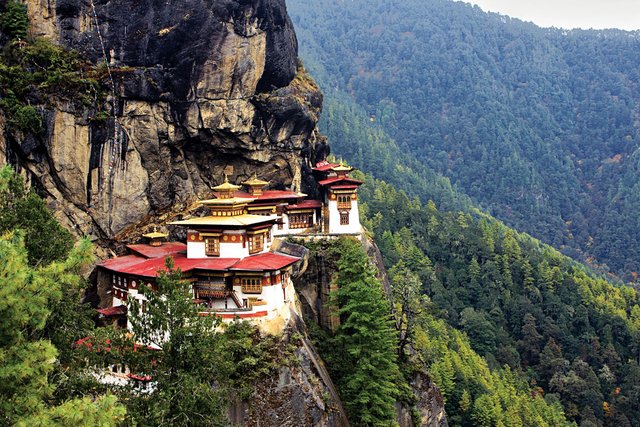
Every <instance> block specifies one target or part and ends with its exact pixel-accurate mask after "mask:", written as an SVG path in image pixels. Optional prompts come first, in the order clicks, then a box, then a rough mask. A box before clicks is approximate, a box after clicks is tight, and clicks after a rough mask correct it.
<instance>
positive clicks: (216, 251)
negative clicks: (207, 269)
mask: <svg viewBox="0 0 640 427" xmlns="http://www.w3.org/2000/svg"><path fill="white" fill-rule="evenodd" d="M204 245H205V253H206V254H207V256H220V239H219V238H217V237H215V238H214V237H209V238H207V239H205V241H204Z"/></svg>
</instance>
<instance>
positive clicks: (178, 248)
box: [127, 242, 187, 258]
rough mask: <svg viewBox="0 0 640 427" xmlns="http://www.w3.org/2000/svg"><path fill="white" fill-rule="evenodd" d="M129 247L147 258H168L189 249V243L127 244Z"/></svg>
mask: <svg viewBox="0 0 640 427" xmlns="http://www.w3.org/2000/svg"><path fill="white" fill-rule="evenodd" d="M127 248H129V250H131V251H132V252H135V253H136V254H139V255H141V256H143V257H145V258H166V257H167V256H169V255H174V254H177V253H179V252H184V251H186V250H187V245H185V244H184V243H181V242H166V243H163V244H162V245H161V246H151V245H127Z"/></svg>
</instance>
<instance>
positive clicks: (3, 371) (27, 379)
mask: <svg viewBox="0 0 640 427" xmlns="http://www.w3.org/2000/svg"><path fill="white" fill-rule="evenodd" d="M83 250H85V251H86V247H82V248H80V249H79V250H78V251H74V252H73V253H71V255H70V256H69V258H68V259H67V260H66V261H65V262H54V263H51V264H49V265H47V266H46V267H40V268H37V269H34V268H32V267H29V266H28V263H27V251H26V249H25V245H24V239H23V237H22V233H16V234H12V233H8V234H5V235H3V236H2V237H0V316H2V322H0V424H3V425H7V424H11V425H13V424H18V425H56V423H57V425H63V424H65V425H70V424H73V425H91V424H93V421H92V420H97V419H98V418H97V417H96V412H97V411H98V408H100V409H99V411H102V412H101V415H100V417H99V419H102V420H103V422H102V424H101V425H105V426H108V425H115V424H117V423H118V422H119V421H121V420H122V419H123V417H124V412H125V411H124V408H122V407H121V406H119V405H117V404H116V403H115V401H114V399H113V398H112V397H107V398H105V399H98V400H97V401H95V402H91V401H89V400H70V401H67V402H65V403H64V404H63V405H62V406H60V407H47V405H46V404H45V402H46V400H47V399H49V398H50V397H51V394H52V392H53V391H54V386H53V384H51V383H50V382H49V379H48V376H49V374H50V373H51V372H52V371H53V369H54V363H55V361H56V356H57V351H56V348H55V347H54V346H53V345H52V344H51V342H49V341H47V340H44V339H38V338H37V337H38V336H39V335H41V333H42V330H43V328H44V327H45V324H46V322H47V319H48V317H49V315H50V313H51V308H50V307H51V306H53V305H55V304H56V303H57V301H58V300H59V298H60V296H61V291H60V286H61V284H73V283H77V282H78V281H79V277H78V276H77V275H76V274H74V270H75V269H76V268H77V267H78V266H79V265H81V264H82V260H83V259H86V253H82V251H83ZM70 414H73V415H70ZM64 420H67V421H68V422H67V423H65V422H64Z"/></svg>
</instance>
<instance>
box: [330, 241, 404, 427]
mask: <svg viewBox="0 0 640 427" xmlns="http://www.w3.org/2000/svg"><path fill="white" fill-rule="evenodd" d="M339 254H340V260H339V261H338V280H337V284H338V290H337V291H336V293H335V295H334V301H335V304H336V306H337V307H338V313H339V315H340V326H338V328H337V330H336V333H335V336H334V337H333V338H332V339H331V345H332V346H333V347H334V351H335V353H334V355H335V356H334V357H335V358H336V359H335V360H333V361H332V362H333V363H332V367H333V371H334V372H335V375H334V376H333V378H335V379H336V381H337V383H338V390H339V391H340V396H341V398H342V399H343V402H344V404H345V406H346V408H347V412H348V414H349V417H350V419H351V421H352V422H353V424H354V425H358V426H369V425H389V424H390V423H391V421H392V420H393V419H394V417H395V408H394V403H395V401H396V398H397V397H398V393H399V389H398V385H397V384H398V383H399V382H401V381H402V377H401V375H400V371H399V369H398V365H397V362H396V360H397V354H396V351H395V344H396V334H395V332H394V326H393V321H392V319H391V314H390V313H391V307H390V306H389V303H388V300H387V299H386V297H385V295H384V292H383V290H382V286H381V285H380V282H379V281H378V280H377V279H376V278H375V274H374V272H373V270H372V267H371V266H370V265H369V263H368V258H367V256H366V254H365V253H364V251H363V249H362V247H361V246H360V243H359V242H357V241H355V240H351V239H342V240H341V241H340V244H339Z"/></svg>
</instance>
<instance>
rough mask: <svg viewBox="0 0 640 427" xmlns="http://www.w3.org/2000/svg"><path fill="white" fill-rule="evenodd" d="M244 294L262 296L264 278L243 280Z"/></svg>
mask: <svg viewBox="0 0 640 427" xmlns="http://www.w3.org/2000/svg"><path fill="white" fill-rule="evenodd" d="M241 283H242V293H243V294H261V293H262V278H251V279H242V282H241Z"/></svg>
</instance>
